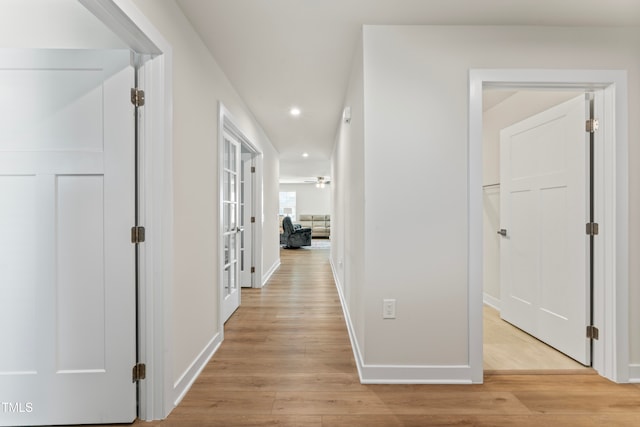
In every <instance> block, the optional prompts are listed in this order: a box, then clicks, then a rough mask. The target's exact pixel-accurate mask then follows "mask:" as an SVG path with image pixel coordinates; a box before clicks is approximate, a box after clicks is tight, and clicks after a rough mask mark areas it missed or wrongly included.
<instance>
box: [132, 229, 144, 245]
mask: <svg viewBox="0 0 640 427" xmlns="http://www.w3.org/2000/svg"><path fill="white" fill-rule="evenodd" d="M144 238H145V230H144V227H140V226H138V227H131V243H134V244H135V243H142V242H144Z"/></svg>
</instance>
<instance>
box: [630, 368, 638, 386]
mask: <svg viewBox="0 0 640 427" xmlns="http://www.w3.org/2000/svg"><path fill="white" fill-rule="evenodd" d="M629 382H630V383H640V365H639V364H630V365H629Z"/></svg>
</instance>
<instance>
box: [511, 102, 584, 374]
mask: <svg viewBox="0 0 640 427" xmlns="http://www.w3.org/2000/svg"><path fill="white" fill-rule="evenodd" d="M588 117H589V115H588V103H587V101H586V99H585V95H584V94H582V95H580V96H578V97H576V98H574V99H572V100H570V101H567V102H565V103H562V104H560V105H558V106H556V107H553V108H551V109H549V110H547V111H544V112H542V113H540V114H537V115H535V116H533V117H530V118H528V119H526V120H524V121H521V122H519V123H516V124H514V125H512V126H510V127H508V128H505V129H503V130H502V132H501V135H500V181H501V192H500V223H501V229H502V230H501V232H502V233H501V234H502V237H501V242H500V282H501V292H500V296H501V316H502V318H503V319H505V320H507V321H508V322H510V323H512V324H514V325H515V326H517V327H519V328H521V329H523V330H524V331H526V332H528V333H530V334H531V335H533V336H535V337H537V338H538V339H540V340H541V341H544V342H546V343H547V344H549V345H551V346H552V347H555V348H556V349H558V350H560V351H561V352H563V353H565V354H567V355H569V356H570V357H572V358H573V359H575V360H577V361H579V362H581V363H583V364H585V365H589V364H590V362H591V353H590V341H589V339H587V338H586V327H587V325H589V324H590V314H589V313H590V303H591V301H590V298H591V294H590V289H589V266H590V255H589V238H588V236H587V235H586V232H585V228H586V226H585V225H586V223H587V222H589V220H588V218H589V178H588V177H589V137H588V133H587V132H586V130H585V121H586V119H587V118H588Z"/></svg>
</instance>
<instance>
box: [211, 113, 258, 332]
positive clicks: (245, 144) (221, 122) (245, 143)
mask: <svg viewBox="0 0 640 427" xmlns="http://www.w3.org/2000/svg"><path fill="white" fill-rule="evenodd" d="M237 123H238V121H236V120H235V119H234V117H233V115H232V114H231V112H230V111H229V110H228V109H227V108H226V107H225V105H224V104H223V103H222V102H221V101H218V140H217V142H216V143H217V145H218V151H217V152H218V162H217V163H218V235H219V236H222V235H223V229H224V224H223V212H222V209H223V203H222V200H223V182H224V180H223V176H222V174H223V171H224V133H225V132H226V133H229V134H231V135H233V136H234V137H235V138H236V139H237V140H238V141H240V144H241V146H242V148H244V149H246V150H247V151H249V152H251V153H252V155H253V159H254V160H255V167H256V173H255V174H252V175H253V179H254V181H253V184H254V185H253V190H252V195H253V197H252V200H251V205H252V206H251V207H252V210H253V212H256V213H259V212H263V210H264V209H263V194H262V188H263V183H262V181H263V176H262V152H261V151H260V150H258V148H257V147H256V146H255V144H253V142H251V140H250V139H249V138H248V137H247V136H246V135H245V134H244V132H242V131H241V130H240V127H239V126H238V125H237ZM240 152H241V153H242V149H241V150H240ZM241 163H242V162H241ZM262 217H263V216H262V215H260V214H257V215H256V222H255V227H254V228H253V233H252V235H253V245H252V246H253V248H262V221H261V218H262ZM223 240H224V239H222V238H220V239H218V268H217V277H218V325H219V328H218V329H219V330H218V333H219V334H220V337H221V339H222V340H224V315H223V313H222V303H223V300H224V282H223V277H222V275H223V274H224V241H223ZM253 248H252V251H251V255H252V259H251V263H252V265H254V266H255V272H254V278H255V277H262V251H261V250H255V249H253ZM253 287H254V288H261V287H262V281H261V280H254V281H253ZM241 291H242V288H241V287H240V288H239V290H238V292H241Z"/></svg>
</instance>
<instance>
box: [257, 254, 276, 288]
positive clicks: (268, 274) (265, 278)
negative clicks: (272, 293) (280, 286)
mask: <svg viewBox="0 0 640 427" xmlns="http://www.w3.org/2000/svg"><path fill="white" fill-rule="evenodd" d="M278 268H280V258H278V259H277V260H276V262H274V263H273V265H272V266H271V268H269V269H268V270H267V271H266V272H265V273H264V275H263V276H262V283H261V284H260V287H261V288H262V287H264V286H265V285H266V284H267V282H268V281H269V279H271V276H273V273H275V272H276V270H278Z"/></svg>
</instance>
